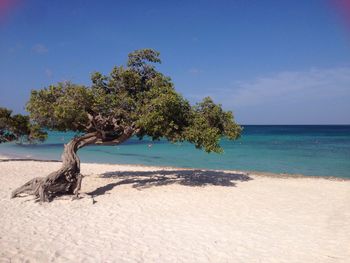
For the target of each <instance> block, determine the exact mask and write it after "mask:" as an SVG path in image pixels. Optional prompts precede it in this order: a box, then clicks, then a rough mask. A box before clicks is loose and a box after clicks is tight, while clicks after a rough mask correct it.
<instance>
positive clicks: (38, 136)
mask: <svg viewBox="0 0 350 263" xmlns="http://www.w3.org/2000/svg"><path fill="white" fill-rule="evenodd" d="M46 136H47V133H46V132H44V131H43V130H41V128H40V126H39V125H38V124H34V123H31V122H30V120H29V116H24V115H21V114H15V115H13V114H12V111H11V110H9V109H6V108H3V107H0V143H3V142H10V141H18V142H21V143H22V142H29V143H33V142H36V141H44V140H45V139H46Z"/></svg>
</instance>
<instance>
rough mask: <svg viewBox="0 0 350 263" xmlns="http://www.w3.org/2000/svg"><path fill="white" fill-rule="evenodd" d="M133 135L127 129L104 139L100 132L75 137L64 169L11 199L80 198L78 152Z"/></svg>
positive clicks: (66, 153)
mask: <svg viewBox="0 0 350 263" xmlns="http://www.w3.org/2000/svg"><path fill="white" fill-rule="evenodd" d="M132 134H133V131H132V130H131V129H127V130H126V131H125V132H124V133H123V134H122V135H121V136H118V137H115V138H109V139H108V140H107V139H104V138H103V137H101V136H100V135H99V133H98V132H92V133H87V134H85V135H82V136H80V137H75V138H74V139H72V140H71V141H70V142H69V143H68V144H66V145H65V146H64V151H63V154H62V167H61V168H60V169H59V170H57V171H55V172H53V173H51V174H49V175H48V176H46V177H37V178H34V179H32V180H30V181H28V182H27V183H25V184H24V185H23V186H21V187H19V188H17V189H15V190H14V191H13V192H12V195H11V198H14V197H17V196H18V195H20V194H22V193H26V194H32V195H35V196H36V197H38V198H39V199H40V202H48V201H50V200H52V199H53V198H54V197H55V196H57V195H64V194H75V196H76V197H78V194H79V190H80V188H81V182H82V178H83V176H82V175H81V174H80V159H79V157H78V155H77V151H78V150H79V149H80V148H82V147H84V146H87V145H91V144H98V145H116V144H120V143H122V142H124V141H125V140H127V139H129V138H130V137H131V136H132Z"/></svg>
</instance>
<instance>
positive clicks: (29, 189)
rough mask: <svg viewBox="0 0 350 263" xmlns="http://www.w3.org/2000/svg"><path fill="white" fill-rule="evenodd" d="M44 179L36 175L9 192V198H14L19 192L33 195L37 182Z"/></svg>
mask: <svg viewBox="0 0 350 263" xmlns="http://www.w3.org/2000/svg"><path fill="white" fill-rule="evenodd" d="M43 180H44V177H36V178H34V179H32V180H30V181H28V182H27V183H25V184H24V185H22V186H21V187H18V188H17V189H15V190H14V191H12V193H11V198H15V197H17V196H18V195H20V194H31V195H35V192H36V189H37V187H38V186H39V184H40V183H41V182H42V181H43Z"/></svg>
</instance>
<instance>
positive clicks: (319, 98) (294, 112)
mask: <svg viewBox="0 0 350 263" xmlns="http://www.w3.org/2000/svg"><path fill="white" fill-rule="evenodd" d="M214 97H215V98H216V99H217V100H218V101H220V102H221V103H223V105H224V106H226V108H231V109H234V110H235V112H236V113H237V114H236V115H237V116H238V118H239V119H241V121H242V122H250V123H276V122H280V123H349V122H350V114H349V112H350V103H349V101H350V68H334V69H310V70H307V71H295V72H291V71H285V72H279V73H276V74H274V75H270V76H266V77H258V78H256V79H254V80H251V81H240V82H236V83H234V85H233V87H231V88H227V89H221V90H216V93H215V95H214ZM346 111H348V112H347V113H346ZM239 116H240V117H239Z"/></svg>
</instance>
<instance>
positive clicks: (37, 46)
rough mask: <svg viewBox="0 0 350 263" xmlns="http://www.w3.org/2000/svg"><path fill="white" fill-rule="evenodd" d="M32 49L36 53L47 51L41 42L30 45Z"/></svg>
mask: <svg viewBox="0 0 350 263" xmlns="http://www.w3.org/2000/svg"><path fill="white" fill-rule="evenodd" d="M32 50H33V51H34V52H35V53H38V54H44V53H47V52H48V51H49V49H48V48H47V47H46V46H45V45H43V44H40V43H38V44H35V45H34V46H33V47H32Z"/></svg>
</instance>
